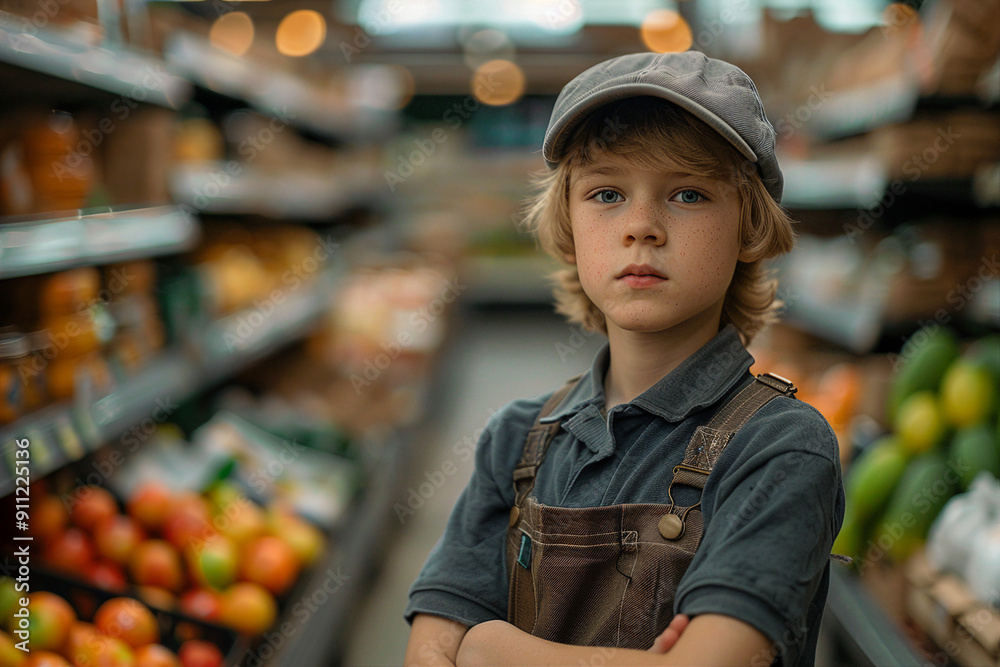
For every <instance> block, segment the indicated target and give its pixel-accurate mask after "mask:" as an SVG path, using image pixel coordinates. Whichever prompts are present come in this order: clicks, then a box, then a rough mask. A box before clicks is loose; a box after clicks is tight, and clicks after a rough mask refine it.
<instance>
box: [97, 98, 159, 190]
mask: <svg viewBox="0 0 1000 667" xmlns="http://www.w3.org/2000/svg"><path fill="white" fill-rule="evenodd" d="M129 111H130V112H129V114H128V116H126V117H125V118H124V119H122V120H121V121H120V122H118V123H117V125H116V127H115V131H114V132H111V133H109V134H108V135H107V137H106V138H105V145H104V147H103V151H104V152H103V157H104V182H105V183H106V187H107V189H108V194H109V196H110V198H111V200H112V202H113V203H115V204H135V203H140V204H160V203H169V202H171V201H172V198H171V196H170V187H169V185H170V169H171V165H172V162H173V157H174V133H173V130H174V122H175V118H176V112H174V111H170V110H168V109H160V108H155V107H149V106H140V107H136V108H134V109H130V110H129Z"/></svg>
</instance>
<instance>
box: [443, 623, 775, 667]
mask: <svg viewBox="0 0 1000 667" xmlns="http://www.w3.org/2000/svg"><path fill="white" fill-rule="evenodd" d="M767 648H768V642H767V640H766V639H765V638H764V636H763V635H761V634H760V633H759V632H757V631H756V630H754V629H753V628H751V627H750V626H748V625H746V624H743V623H741V622H739V621H734V620H733V619H728V618H726V617H722V616H717V615H706V616H703V617H699V618H697V619H694V620H693V621H691V623H690V625H689V626H688V627H687V628H686V629H684V631H683V634H682V635H681V637H680V639H678V640H677V643H676V644H675V645H674V646H673V647H672V648H671V649H670V650H668V651H667V652H666V653H655V652H651V651H638V650H634V649H623V648H609V647H599V646H571V645H567V644H557V643H555V642H550V641H546V640H544V639H539V638H538V637H533V636H532V635H529V634H528V633H526V632H523V631H521V630H518V629H517V628H515V627H514V626H512V625H510V624H508V623H504V622H502V621H490V622H488V623H482V624H480V625H477V626H475V627H473V628H472V629H470V630H469V632H468V634H466V635H465V638H464V639H463V641H462V644H461V647H460V648H459V651H458V660H457V662H456V664H457V665H458V667H478V666H480V665H492V666H497V667H499V666H502V665H525V666H527V665H577V664H583V665H593V664H601V665H607V666H608V667H612V666H614V665H623V666H626V665H635V666H637V667H638V666H640V665H664V666H673V665H678V666H680V665H702V666H704V667H710V666H713V665H727V666H729V665H756V664H769V663H770V659H768V660H767V661H766V662H763V663H762V662H761V658H759V657H758V656H760V655H763V652H766V650H767Z"/></svg>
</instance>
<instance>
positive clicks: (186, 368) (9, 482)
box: [0, 271, 340, 497]
mask: <svg viewBox="0 0 1000 667" xmlns="http://www.w3.org/2000/svg"><path fill="white" fill-rule="evenodd" d="M339 276H340V274H339V273H336V272H334V271H331V272H330V273H328V274H324V275H321V276H318V277H317V278H316V279H315V280H314V281H313V282H312V284H311V285H310V286H309V287H308V288H306V287H303V288H302V289H301V290H300V291H297V292H292V293H290V294H287V295H286V297H285V298H283V299H282V300H281V303H268V304H266V305H258V306H255V307H254V308H251V309H247V310H245V311H242V312H240V313H237V314H234V315H231V316H229V317H226V318H223V319H220V320H217V321H215V322H214V323H212V324H211V325H210V326H208V327H206V328H205V329H204V330H202V331H200V332H195V333H194V334H193V335H192V336H191V338H189V339H188V340H187V341H185V344H184V345H182V346H180V347H178V348H177V349H171V350H167V351H165V352H164V353H162V354H161V355H160V356H159V357H158V358H156V359H155V360H153V361H151V362H150V363H149V364H148V365H147V366H146V367H145V368H144V369H143V370H142V371H140V372H139V373H138V374H136V375H135V376H133V377H131V378H129V379H128V380H126V381H124V382H122V383H121V384H120V385H119V386H117V387H115V389H114V390H113V391H112V392H111V393H110V394H108V395H107V396H102V397H95V398H90V397H88V396H86V395H85V394H86V391H82V392H78V395H77V396H76V398H75V400H74V402H73V403H64V404H60V405H55V406H50V407H48V408H45V409H43V410H40V411H38V412H35V413H32V414H30V415H28V416H26V417H24V418H22V419H21V420H19V421H17V422H15V423H13V424H10V425H8V426H5V427H2V428H0V459H2V464H0V497H2V496H4V495H6V494H8V493H10V492H11V490H12V489H13V488H14V479H13V474H14V465H13V463H14V454H13V452H14V451H15V449H16V441H17V440H20V439H24V438H26V439H28V441H29V442H30V450H29V451H30V452H31V458H30V460H31V464H30V465H31V467H30V469H31V475H32V479H37V478H39V477H43V476H45V475H46V474H48V473H50V472H52V471H54V470H56V469H58V468H60V467H62V466H64V465H66V464H67V463H70V462H73V461H76V460H79V459H80V458H82V457H83V456H84V455H86V454H87V453H88V452H91V451H94V450H95V449H97V448H98V447H100V446H102V445H103V444H105V443H107V442H109V441H111V440H113V439H115V438H118V437H122V438H123V442H124V437H125V434H126V431H127V430H128V429H130V428H133V427H135V426H136V425H139V424H140V423H141V422H143V421H144V420H146V419H153V420H154V421H162V420H163V419H166V418H168V417H169V414H170V413H171V411H172V410H173V409H175V407H176V404H177V403H179V402H180V401H183V400H184V399H186V398H188V397H190V396H192V395H194V394H196V393H198V392H199V391H201V390H202V389H204V388H206V387H208V386H211V385H212V384H214V383H216V382H218V381H219V380H221V379H223V378H226V377H229V376H231V375H233V374H235V373H237V372H239V371H240V370H242V369H243V368H246V367H247V366H249V365H250V364H252V363H254V362H255V361H257V360H259V359H261V358H262V357H264V356H266V355H268V354H270V353H271V352H273V351H274V350H275V349H277V348H279V347H281V346H283V345H286V344H288V343H289V342H291V341H294V340H296V339H298V338H300V337H301V336H303V335H304V334H306V333H307V332H309V331H310V330H311V329H312V327H313V326H314V325H316V324H317V323H318V322H319V321H320V319H321V316H322V315H323V313H324V312H325V311H326V309H327V307H328V304H329V295H330V293H331V292H332V290H333V287H334V285H335V283H336V281H337V280H339ZM172 406H173V407H172ZM163 415H166V416H163ZM160 416H162V419H158V417H160Z"/></svg>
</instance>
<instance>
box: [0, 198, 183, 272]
mask: <svg viewBox="0 0 1000 667" xmlns="http://www.w3.org/2000/svg"><path fill="white" fill-rule="evenodd" d="M198 237H199V227H198V221H197V220H196V219H195V218H193V217H192V216H191V215H189V214H188V213H187V212H186V211H184V210H182V209H180V208H178V207H176V206H156V207H150V208H135V209H119V210H107V211H103V210H102V211H95V212H90V213H88V212H87V210H83V211H80V212H79V213H77V214H76V215H67V216H65V217H56V218H48V219H38V218H36V219H19V220H15V219H7V220H4V219H0V279H3V278H12V277H14V276H24V275H31V274H35V273H47V272H50V271H58V270H63V269H68V268H72V267H74V266H81V265H89V264H106V263H109V262H118V261H124V260H128V259H136V258H139V257H150V256H153V255H163V254H167V253H173V252H180V251H182V250H187V249H189V248H191V247H192V246H193V245H194V244H195V243H196V242H197V240H198Z"/></svg>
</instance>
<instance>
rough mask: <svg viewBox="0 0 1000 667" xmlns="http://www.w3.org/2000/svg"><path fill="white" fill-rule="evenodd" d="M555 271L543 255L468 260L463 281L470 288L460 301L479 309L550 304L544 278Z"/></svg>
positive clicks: (480, 256)
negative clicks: (477, 306) (482, 307)
mask: <svg viewBox="0 0 1000 667" xmlns="http://www.w3.org/2000/svg"><path fill="white" fill-rule="evenodd" d="M557 268H559V267H558V265H557V264H556V263H555V262H554V261H553V260H551V259H549V258H548V257H546V256H543V255H527V256H496V257H494V256H489V255H478V256H473V257H470V258H469V259H468V260H466V262H465V263H464V264H463V265H462V274H463V275H462V277H463V279H464V280H465V281H466V283H467V284H468V286H469V290H468V292H467V293H466V295H465V297H463V300H465V302H466V303H470V304H474V305H479V306H490V305H522V304H523V305H548V304H551V303H552V302H553V297H552V287H551V284H550V283H549V280H548V277H547V276H548V275H549V274H550V273H552V271H554V270H556V269H557Z"/></svg>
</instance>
